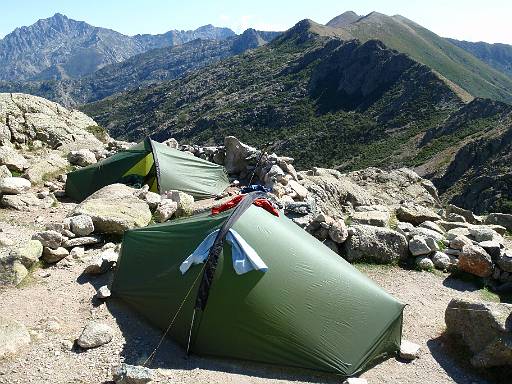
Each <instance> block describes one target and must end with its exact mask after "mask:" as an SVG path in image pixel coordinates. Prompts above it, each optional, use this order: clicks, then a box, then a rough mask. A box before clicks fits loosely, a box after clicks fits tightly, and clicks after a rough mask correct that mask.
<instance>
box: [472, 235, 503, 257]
mask: <svg viewBox="0 0 512 384" xmlns="http://www.w3.org/2000/svg"><path fill="white" fill-rule="evenodd" d="M478 245H479V246H481V247H482V248H483V249H485V251H486V252H487V253H488V254H489V255H490V256H491V258H492V259H493V260H495V259H496V258H498V257H499V256H500V254H501V245H500V243H498V242H497V241H492V240H488V241H482V242H481V243H478Z"/></svg>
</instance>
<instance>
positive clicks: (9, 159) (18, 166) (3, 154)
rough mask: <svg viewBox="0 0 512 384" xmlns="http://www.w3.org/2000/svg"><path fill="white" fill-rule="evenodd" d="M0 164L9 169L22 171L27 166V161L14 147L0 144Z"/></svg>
mask: <svg viewBox="0 0 512 384" xmlns="http://www.w3.org/2000/svg"><path fill="white" fill-rule="evenodd" d="M0 165H5V166H7V168H9V170H11V171H16V172H23V170H25V169H26V168H28V161H27V160H26V159H25V158H24V157H23V156H22V155H20V154H19V153H18V152H16V150H15V149H14V148H11V147H7V146H0Z"/></svg>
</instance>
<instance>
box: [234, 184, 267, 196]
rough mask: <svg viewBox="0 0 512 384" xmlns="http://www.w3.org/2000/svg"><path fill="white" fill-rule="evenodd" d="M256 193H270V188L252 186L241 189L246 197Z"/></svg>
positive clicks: (257, 185)
mask: <svg viewBox="0 0 512 384" xmlns="http://www.w3.org/2000/svg"><path fill="white" fill-rule="evenodd" d="M256 191H259V192H270V188H267V187H265V186H263V185H259V184H251V185H249V186H247V187H243V188H242V189H240V193H241V194H242V195H245V194H246V193H251V192H256Z"/></svg>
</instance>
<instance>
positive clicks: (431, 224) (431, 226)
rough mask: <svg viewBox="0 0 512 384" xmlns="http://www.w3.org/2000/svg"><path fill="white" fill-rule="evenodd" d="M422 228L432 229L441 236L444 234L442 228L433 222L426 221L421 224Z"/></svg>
mask: <svg viewBox="0 0 512 384" xmlns="http://www.w3.org/2000/svg"><path fill="white" fill-rule="evenodd" d="M420 227H422V228H426V229H430V230H431V231H435V232H437V233H440V234H441V235H442V234H444V229H443V228H441V227H440V226H439V225H437V224H436V223H434V222H433V221H429V220H427V221H424V222H423V223H421V224H420Z"/></svg>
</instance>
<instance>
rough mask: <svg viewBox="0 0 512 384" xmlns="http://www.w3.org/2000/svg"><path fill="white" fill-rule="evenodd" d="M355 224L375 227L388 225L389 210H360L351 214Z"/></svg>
mask: <svg viewBox="0 0 512 384" xmlns="http://www.w3.org/2000/svg"><path fill="white" fill-rule="evenodd" d="M350 217H351V219H352V222H353V223H355V224H366V225H373V226H375V227H387V226H388V224H389V219H390V214H389V211H360V212H354V213H353V214H351V215H350Z"/></svg>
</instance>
